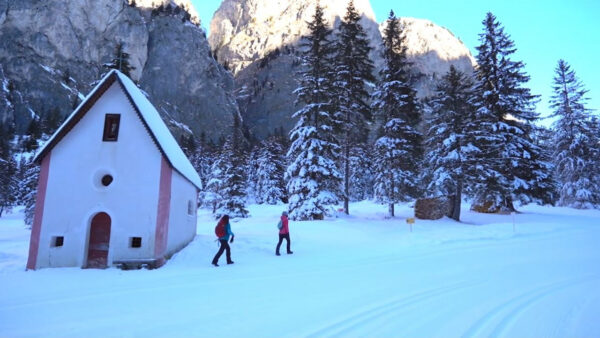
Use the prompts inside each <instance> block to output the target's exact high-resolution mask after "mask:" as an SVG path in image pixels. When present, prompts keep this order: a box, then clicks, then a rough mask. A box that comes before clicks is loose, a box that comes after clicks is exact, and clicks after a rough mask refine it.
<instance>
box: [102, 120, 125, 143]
mask: <svg viewBox="0 0 600 338" xmlns="http://www.w3.org/2000/svg"><path fill="white" fill-rule="evenodd" d="M120 122H121V114H106V116H105V117H104V134H103V136H102V141H113V142H114V141H117V139H118V138H119V124H120Z"/></svg>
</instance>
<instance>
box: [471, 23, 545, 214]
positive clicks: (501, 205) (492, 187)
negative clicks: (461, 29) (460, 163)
mask: <svg viewBox="0 0 600 338" xmlns="http://www.w3.org/2000/svg"><path fill="white" fill-rule="evenodd" d="M483 25H484V32H483V33H481V34H480V35H479V37H480V38H479V40H480V42H481V45H479V46H478V47H477V50H478V52H479V53H478V55H477V64H478V66H477V69H476V74H477V85H476V92H477V103H476V104H477V109H478V114H479V115H480V116H479V118H478V119H479V121H481V127H482V129H483V130H484V131H485V132H486V133H485V135H482V138H480V141H479V146H480V148H481V150H482V154H483V156H482V158H481V161H480V162H479V164H480V165H482V167H483V169H484V170H483V175H481V176H480V177H479V178H478V182H477V187H476V196H475V198H474V203H473V206H472V207H473V209H474V210H480V211H485V212H498V211H512V210H514V204H513V202H514V201H519V202H521V203H530V202H538V203H543V202H549V200H550V199H551V189H552V182H551V177H550V172H551V165H550V163H547V162H545V161H543V156H542V155H543V153H542V149H541V148H540V147H539V146H537V145H536V143H535V142H534V140H533V136H534V135H535V132H536V131H535V129H536V128H537V127H536V126H535V125H534V122H535V121H536V120H537V119H538V114H537V113H536V111H535V104H536V103H537V96H535V95H532V94H531V92H530V90H529V88H526V87H524V85H525V84H526V83H527V82H528V81H529V76H528V75H527V74H525V72H524V70H523V68H524V64H523V62H521V61H513V60H512V54H514V53H515V50H516V49H515V46H514V43H513V41H512V40H511V39H510V37H509V36H508V34H506V33H505V32H504V28H503V27H502V26H501V25H500V23H499V22H498V20H497V19H496V17H495V16H494V15H493V14H492V13H487V15H486V18H485V20H483Z"/></svg>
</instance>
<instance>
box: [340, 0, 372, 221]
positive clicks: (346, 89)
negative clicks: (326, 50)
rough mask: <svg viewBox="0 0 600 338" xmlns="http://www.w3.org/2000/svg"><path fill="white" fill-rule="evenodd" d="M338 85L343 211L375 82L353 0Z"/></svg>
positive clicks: (346, 208)
mask: <svg viewBox="0 0 600 338" xmlns="http://www.w3.org/2000/svg"><path fill="white" fill-rule="evenodd" d="M335 50H336V54H335V58H334V59H335V62H336V64H335V74H336V78H335V88H336V90H337V97H336V98H337V100H336V101H335V103H336V110H337V113H336V114H337V120H339V121H341V125H340V140H341V144H342V154H343V155H342V168H343V170H342V171H343V175H344V191H343V199H344V212H345V213H346V214H349V201H350V189H351V183H352V179H351V176H352V170H351V165H350V162H351V158H352V157H353V156H354V154H353V153H352V150H353V149H356V146H358V145H359V144H361V143H366V137H367V135H368V128H367V122H368V121H370V120H371V115H372V114H371V107H370V105H369V102H368V101H369V99H370V93H369V91H368V88H367V83H369V82H370V83H373V82H375V77H374V76H373V69H374V66H373V62H372V61H371V59H370V58H369V53H370V51H371V47H370V46H369V39H368V37H367V34H366V33H365V30H364V28H363V27H362V25H361V23H360V14H359V13H358V12H357V11H356V8H355V7H354V1H353V0H350V2H349V3H348V7H347V9H346V15H345V16H344V19H343V20H342V22H341V24H340V27H339V32H338V34H337V39H336V47H335Z"/></svg>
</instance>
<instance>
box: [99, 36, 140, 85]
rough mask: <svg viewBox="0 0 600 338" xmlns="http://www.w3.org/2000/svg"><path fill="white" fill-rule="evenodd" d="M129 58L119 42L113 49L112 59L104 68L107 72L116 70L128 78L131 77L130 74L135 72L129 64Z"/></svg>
mask: <svg viewBox="0 0 600 338" xmlns="http://www.w3.org/2000/svg"><path fill="white" fill-rule="evenodd" d="M129 58H130V55H129V53H127V52H126V51H125V48H124V45H123V43H120V42H119V43H117V46H116V47H115V54H114V56H113V58H112V59H111V60H110V62H108V63H105V64H104V68H106V69H108V70H110V69H116V70H118V71H120V72H121V73H123V74H125V75H127V76H128V77H131V72H132V71H133V70H135V67H133V66H132V65H131V64H130V63H129Z"/></svg>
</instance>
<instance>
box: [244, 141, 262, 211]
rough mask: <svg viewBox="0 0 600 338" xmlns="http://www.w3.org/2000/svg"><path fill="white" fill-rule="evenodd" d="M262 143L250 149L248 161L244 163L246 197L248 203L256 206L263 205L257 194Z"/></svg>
mask: <svg viewBox="0 0 600 338" xmlns="http://www.w3.org/2000/svg"><path fill="white" fill-rule="evenodd" d="M262 147H263V143H262V142H261V143H259V144H257V145H255V146H254V147H253V148H252V151H251V152H250V155H248V161H247V163H246V169H245V170H246V196H247V198H248V200H249V201H253V202H254V203H257V204H263V203H264V201H263V199H262V196H260V194H259V193H258V159H259V157H260V155H261V153H262V152H263V148H262Z"/></svg>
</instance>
